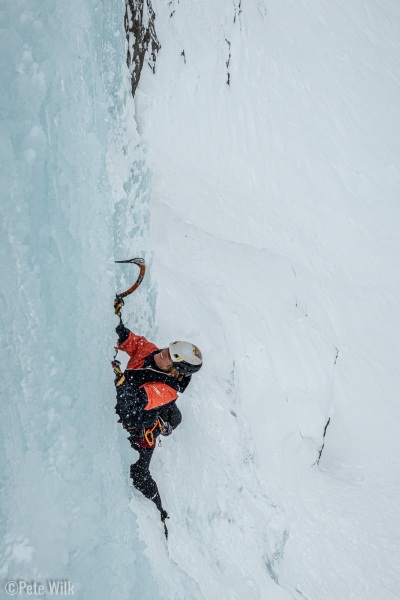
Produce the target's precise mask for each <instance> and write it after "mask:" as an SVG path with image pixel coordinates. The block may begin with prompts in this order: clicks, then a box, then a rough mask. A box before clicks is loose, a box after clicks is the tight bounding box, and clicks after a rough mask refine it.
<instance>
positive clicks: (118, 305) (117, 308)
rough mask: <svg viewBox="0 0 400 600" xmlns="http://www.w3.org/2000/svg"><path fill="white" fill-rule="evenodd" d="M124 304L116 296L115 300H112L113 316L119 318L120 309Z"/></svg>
mask: <svg viewBox="0 0 400 600" xmlns="http://www.w3.org/2000/svg"><path fill="white" fill-rule="evenodd" d="M124 304H125V302H124V301H123V299H122V298H119V297H118V296H117V297H116V298H115V300H114V311H115V314H116V315H117V316H118V317H120V316H121V308H122V307H123V306H124Z"/></svg>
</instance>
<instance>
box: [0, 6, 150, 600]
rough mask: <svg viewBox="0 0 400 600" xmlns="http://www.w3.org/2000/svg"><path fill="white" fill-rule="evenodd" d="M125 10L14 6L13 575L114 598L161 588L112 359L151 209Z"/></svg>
mask: <svg viewBox="0 0 400 600" xmlns="http://www.w3.org/2000/svg"><path fill="white" fill-rule="evenodd" d="M123 15H124V4H123V2H110V3H103V2H99V1H95V0H93V1H90V0H88V1H82V0H79V1H78V0H77V1H72V2H68V3H61V2H42V1H39V0H38V1H36V0H29V1H23V0H16V1H13V2H8V3H2V5H1V11H0V19H1V21H0V27H1V34H0V43H1V58H0V69H1V77H0V86H1V123H0V139H1V141H0V152H1V227H2V233H1V241H0V244H1V258H2V260H1V282H2V285H1V295H0V298H1V330H0V332H1V358H2V359H1V381H2V386H1V397H2V401H1V419H0V421H1V425H0V426H1V431H2V436H1V454H2V457H3V461H2V469H1V490H2V491H1V494H2V515H1V534H2V535H1V537H2V544H1V575H2V580H3V581H4V582H6V581H7V580H8V579H13V580H21V581H26V582H32V581H36V582H38V583H42V584H44V585H45V586H46V585H47V584H46V581H47V580H48V579H53V580H58V579H59V580H64V579H67V580H69V581H70V583H71V584H72V585H73V586H74V587H73V590H74V592H75V597H77V598H102V599H104V600H109V599H110V598H119V599H120V598H130V597H133V594H134V593H135V594H140V593H142V586H143V589H145V590H146V593H148V594H151V595H152V597H158V591H157V582H155V583H152V581H151V578H150V576H149V575H148V576H146V572H149V567H148V565H147V560H146V558H145V557H144V555H143V545H142V544H140V543H138V541H137V538H136V535H135V526H136V522H135V516H134V514H133V513H132V512H131V511H130V510H129V508H128V498H129V495H130V493H129V491H128V490H129V480H128V472H129V462H128V460H129V458H126V461H125V462H124V463H123V462H122V458H121V457H122V456H123V451H124V450H126V451H127V450H128V449H127V448H125V444H123V441H124V442H125V440H123V441H122V439H121V432H120V426H118V425H117V424H116V419H115V414H114V410H113V407H114V403H115V400H114V397H115V392H114V386H113V378H112V369H111V367H110V364H109V362H110V360H111V358H112V356H113V344H114V342H115V333H114V331H113V328H114V327H115V316H114V315H113V313H112V310H110V309H111V307H112V301H113V296H114V294H115V289H116V288H115V286H116V284H117V285H124V283H125V282H124V280H123V279H121V278H120V277H119V279H117V280H116V279H115V275H116V273H117V271H116V270H115V269H114V265H113V260H114V258H117V259H118V258H121V257H122V258H124V257H126V254H125V252H126V251H127V250H129V251H133V250H137V251H138V252H139V253H143V251H144V250H145V248H144V244H145V242H144V241H142V236H143V234H144V231H145V223H146V220H148V214H147V211H146V208H145V204H146V189H147V187H148V183H147V179H148V173H147V171H146V168H145V166H144V163H143V157H142V153H141V150H140V144H139V141H138V136H137V133H136V125H135V121H134V115H133V102H132V97H131V94H130V88H129V74H128V72H127V69H126V65H125V60H126V49H125V35H124V30H123ZM132 204H135V216H134V217H133V216H130V215H132V211H131V207H132ZM121 216H122V217H123V219H122V218H121ZM133 235H134V239H135V242H134V243H133V242H132V237H131V238H129V236H133ZM127 275H129V273H127ZM130 275H131V274H130ZM150 280H151V275H149V277H148V281H147V282H146V283H144V284H143V288H144V289H147V292H149V281H150ZM149 296H150V297H151V294H150V295H149ZM139 298H140V294H138V300H137V303H138V302H139V303H140V301H139ZM150 313H151V309H149V308H146V306H143V310H142V316H143V327H144V328H145V322H146V314H147V315H148V314H150ZM122 437H123V436H122ZM118 440H120V441H121V448H119V447H118ZM121 450H122V452H121ZM126 454H128V452H126ZM3 594H5V592H4V591H3V589H2V592H1V595H2V597H4V596H3Z"/></svg>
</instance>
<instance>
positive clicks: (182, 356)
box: [113, 300, 203, 522]
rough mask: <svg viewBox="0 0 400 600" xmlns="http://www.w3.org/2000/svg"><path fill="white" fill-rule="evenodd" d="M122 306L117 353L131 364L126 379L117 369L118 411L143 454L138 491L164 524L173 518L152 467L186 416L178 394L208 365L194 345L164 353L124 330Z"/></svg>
mask: <svg viewBox="0 0 400 600" xmlns="http://www.w3.org/2000/svg"><path fill="white" fill-rule="evenodd" d="M121 306H122V303H119V301H118V300H116V304H115V312H116V314H117V315H118V316H119V317H120V323H119V325H118V326H117V328H116V332H117V334H118V345H117V349H118V350H122V351H124V352H126V353H127V354H128V355H129V357H130V358H129V362H128V365H127V368H126V370H125V372H124V373H122V371H121V370H120V368H119V362H118V361H115V362H114V363H113V366H114V371H115V374H116V378H115V385H116V392H117V404H116V406H115V411H116V413H117V414H118V416H119V418H120V421H119V422H120V423H122V425H123V427H124V428H125V429H126V430H127V431H128V432H129V434H130V435H129V438H128V440H129V442H130V443H131V446H132V448H134V449H135V450H137V451H138V452H139V459H138V461H137V462H136V463H134V464H133V465H131V471H130V476H131V478H132V480H133V485H134V486H135V487H136V488H137V489H138V490H139V491H141V492H142V494H144V495H145V496H146V498H149V500H152V501H153V502H154V503H155V505H156V506H157V508H158V510H159V511H160V514H161V520H162V521H163V522H164V521H165V519H166V518H167V517H168V514H167V512H166V511H165V510H164V509H163V506H162V503H161V498H160V494H159V492H158V488H157V484H156V482H155V481H154V479H153V478H152V476H151V474H150V471H149V465H150V461H151V458H152V455H153V452H154V448H155V445H156V439H157V437H158V436H159V435H164V436H166V435H170V434H171V433H172V432H173V430H174V429H176V427H178V425H179V423H180V422H181V420H182V415H181V412H180V410H179V408H178V407H177V406H176V400H177V398H178V393H182V392H184V391H185V390H186V388H187V386H188V385H189V383H190V380H191V376H192V374H193V373H196V372H197V371H198V370H199V369H200V368H201V366H202V363H203V359H202V355H201V352H200V350H199V349H198V348H197V347H196V346H194V345H193V344H191V343H189V342H173V343H171V344H170V345H169V347H168V348H162V349H160V348H158V347H157V346H156V345H155V344H153V343H152V342H149V341H148V340H146V338H144V337H142V336H139V335H136V334H135V333H133V332H132V331H130V330H129V329H128V328H127V327H125V325H124V324H123V322H122V319H121V316H120V310H119V309H120V308H121Z"/></svg>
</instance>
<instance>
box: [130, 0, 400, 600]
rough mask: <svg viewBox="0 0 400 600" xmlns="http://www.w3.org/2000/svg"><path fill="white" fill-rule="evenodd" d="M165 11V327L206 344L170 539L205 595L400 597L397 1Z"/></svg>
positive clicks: (145, 131) (160, 141)
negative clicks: (399, 570) (325, 429)
mask: <svg viewBox="0 0 400 600" xmlns="http://www.w3.org/2000/svg"><path fill="white" fill-rule="evenodd" d="M152 6H153V9H154V11H155V13H156V20H155V30H156V34H157V37H158V41H159V43H160V44H161V50H160V52H159V53H158V56H157V61H156V67H155V71H156V72H155V74H153V73H152V71H151V70H150V69H144V70H143V73H142V78H141V81H140V83H139V86H138V90H137V92H136V95H135V101H136V118H137V121H138V124H139V131H140V134H141V136H142V139H143V140H144V141H145V144H146V148H147V151H148V153H147V160H148V165H149V167H150V169H151V171H152V185H151V204H150V206H151V240H152V241H151V245H152V248H153V249H154V270H153V276H154V279H155V281H156V282H157V289H158V295H157V311H156V320H157V324H158V336H157V337H158V339H159V340H160V343H165V342H167V341H168V340H170V339H175V338H180V337H181V338H182V337H183V338H187V339H192V340H193V341H195V343H197V344H198V345H199V346H200V348H201V349H202V350H203V352H204V356H205V365H204V369H203V371H202V372H201V374H200V375H199V376H198V377H196V381H195V382H194V383H193V387H192V390H191V395H190V397H189V398H187V397H186V396H185V398H183V399H182V401H181V405H182V410H183V412H184V423H183V425H182V428H181V430H180V431H179V434H178V432H177V433H176V435H174V436H173V439H171V440H170V441H168V444H165V448H164V449H163V450H162V451H161V452H159V458H158V460H159V461H160V462H159V464H160V467H159V468H157V470H156V466H155V467H154V470H155V472H156V474H157V478H158V480H159V481H160V487H161V489H162V493H163V496H164V498H165V504H166V506H167V508H168V509H169V510H170V511H171V513H172V515H173V521H171V541H170V544H169V548H170V556H171V557H172V558H173V560H174V561H175V562H176V563H178V564H179V566H180V567H181V568H182V569H183V570H184V571H185V572H186V573H188V574H190V575H191V577H192V578H194V579H196V580H197V581H199V584H200V588H201V592H202V594H203V596H204V597H205V598H217V597H222V598H250V597H252V598H253V597H257V598H272V599H275V598H279V597H291V596H292V597H295V598H304V597H305V598H308V599H309V600H311V599H312V600H321V599H323V600H337V599H338V598H341V599H350V598H355V599H357V600H360V599H361V598H362V599H363V600H366V599H371V600H375V599H376V598H382V599H385V600H391V599H394V598H398V597H399V594H400V589H399V586H400V584H399V572H398V565H399V533H400V532H399V511H398V496H399V492H400V488H399V464H398V463H399V455H400V453H399V450H400V442H399V434H398V428H399V417H400V409H399V392H400V389H399V379H398V374H397V372H398V364H399V358H400V356H399V334H400V331H399V316H398V315H399V289H400V286H399V283H400V282H399V268H398V258H399V256H400V244H399V233H398V225H399V222H400V219H399V217H400V214H399V212H400V211H399V200H398V189H399V184H400V172H399V166H400V162H399V159H400V141H399V140H400V138H399V135H398V132H399V125H400V103H399V98H400V84H399V82H400V36H399V33H400V10H399V7H398V4H397V3H396V2H393V1H392V2H390V1H388V2H385V3H383V4H379V3H377V2H375V1H374V0H366V1H364V2H359V1H355V2H345V1H344V0H343V1H342V0H339V1H337V2H308V1H305V0H300V1H298V0H296V1H288V2H280V1H277V0H270V1H265V2H263V1H262V0H259V1H254V2H245V1H243V2H240V1H239V0H233V1H232V0H229V1H228V0H226V1H223V0H221V1H220V2H214V1H212V0H205V1H204V2H201V3H196V2H190V1H186V2H182V1H181V2H179V1H178V0H172V1H171V2H168V3H165V2H161V1H158V0H157V1H155V2H153V3H152ZM329 417H330V419H331V420H330V424H329V426H328V429H327V431H326V437H325V447H324V450H323V454H322V457H321V460H320V463H319V465H314V463H315V462H316V460H317V458H318V456H319V450H320V447H321V445H322V442H323V440H322V436H323V432H324V427H325V425H326V423H327V421H328V418H329ZM140 531H141V534H143V537H144V538H145V537H146V535H147V532H146V530H145V528H144V524H143V528H141V529H140ZM166 564H167V563H165V564H164V563H161V564H160V576H161V572H162V571H163V570H164V569H165V568H166ZM155 565H156V566H157V565H159V563H158V561H155ZM269 578H270V581H268V579H269ZM271 578H272V580H273V581H275V582H276V586H275V589H274V588H271V586H270V582H271ZM284 588H286V592H287V593H284Z"/></svg>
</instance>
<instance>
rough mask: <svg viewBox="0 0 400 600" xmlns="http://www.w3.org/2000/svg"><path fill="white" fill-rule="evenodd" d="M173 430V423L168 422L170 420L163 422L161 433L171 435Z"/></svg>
mask: <svg viewBox="0 0 400 600" xmlns="http://www.w3.org/2000/svg"><path fill="white" fill-rule="evenodd" d="M172 432H173V429H172V425H171V423H168V421H163V422H162V427H161V432H160V433H161V435H171V433H172Z"/></svg>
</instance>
